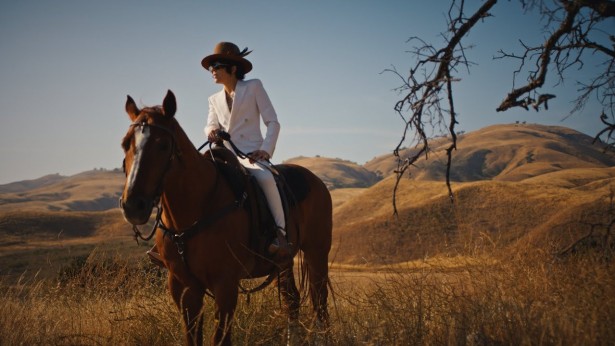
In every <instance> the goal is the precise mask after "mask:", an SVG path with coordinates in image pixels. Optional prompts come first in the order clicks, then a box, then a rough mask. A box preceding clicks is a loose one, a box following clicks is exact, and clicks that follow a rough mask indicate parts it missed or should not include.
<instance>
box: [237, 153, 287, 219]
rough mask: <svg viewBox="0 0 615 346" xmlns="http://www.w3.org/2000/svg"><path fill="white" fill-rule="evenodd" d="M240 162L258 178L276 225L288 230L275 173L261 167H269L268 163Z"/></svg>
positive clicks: (247, 160)
mask: <svg viewBox="0 0 615 346" xmlns="http://www.w3.org/2000/svg"><path fill="white" fill-rule="evenodd" d="M238 159H239V162H241V164H242V165H244V166H245V167H246V169H248V170H249V171H250V173H251V174H252V175H253V176H254V178H256V181H257V182H258V185H259V186H260V187H261V189H262V190H263V192H264V193H265V197H266V198H267V204H269V209H270V210H271V214H272V215H273V219H274V221H275V223H276V225H277V226H278V227H280V228H282V229H283V230H286V220H285V219H284V208H283V207H282V198H280V192H279V191H278V187H277V185H276V183H275V179H274V177H273V173H271V172H270V171H269V170H268V169H266V168H263V167H262V166H261V165H269V163H267V162H262V163H256V162H255V163H250V160H249V159H241V158H238Z"/></svg>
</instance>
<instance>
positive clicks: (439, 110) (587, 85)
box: [387, 0, 615, 215]
mask: <svg viewBox="0 0 615 346" xmlns="http://www.w3.org/2000/svg"><path fill="white" fill-rule="evenodd" d="M519 1H520V2H521V4H522V6H523V8H524V9H525V11H530V10H531V11H539V13H540V14H541V15H542V19H543V20H544V21H545V22H546V25H545V32H547V33H548V35H547V38H546V40H545V41H544V43H543V44H541V45H538V46H532V45H528V44H526V43H524V42H523V41H520V43H521V46H522V47H523V51H522V53H520V54H519V53H507V52H504V51H502V50H500V51H499V52H498V55H497V56H495V57H494V59H516V60H517V61H518V64H519V65H518V68H517V69H516V70H515V71H513V88H512V91H511V92H510V93H508V95H507V96H506V97H505V98H504V100H503V101H502V102H501V104H500V105H499V107H497V109H496V110H497V111H498V112H500V111H506V110H509V109H511V108H514V107H521V108H524V109H526V110H529V109H530V107H531V108H533V109H534V110H536V111H539V110H541V109H542V108H543V107H544V109H548V107H549V100H551V99H553V98H555V97H556V95H554V94H551V93H546V92H540V89H541V88H542V87H543V86H544V84H545V82H546V80H547V78H548V77H549V78H551V77H555V78H556V80H557V83H558V84H559V83H563V82H564V81H565V80H566V79H567V76H566V73H567V71H568V70H571V69H572V68H577V69H579V70H580V69H583V67H584V66H585V61H586V57H588V56H589V55H591V56H592V57H593V58H596V57H598V59H602V60H601V61H602V62H601V65H600V66H603V67H604V70H603V72H604V73H599V74H598V75H596V76H589V79H588V80H589V82H577V83H578V85H579V89H578V97H577V99H576V100H575V101H574V107H573V109H572V111H571V112H570V114H569V116H570V115H571V114H573V113H576V112H579V111H581V110H582V109H584V107H585V105H586V103H587V101H588V100H589V99H590V98H591V97H595V98H596V99H597V100H598V102H600V104H601V105H602V107H603V110H602V112H601V114H600V115H599V116H600V119H601V121H602V123H603V124H604V125H605V128H604V130H602V131H600V133H598V135H597V136H596V138H595V141H603V142H604V143H606V147H605V149H615V136H614V134H615V35H613V34H612V33H610V32H605V31H604V30H602V29H600V28H601V25H602V24H603V23H604V21H605V20H608V19H610V18H613V17H615V1H611V0H553V1H552V2H551V1H544V0H519ZM496 3H497V0H486V1H484V3H483V4H482V5H481V6H480V8H479V9H478V10H476V12H474V13H473V14H472V15H471V16H470V17H467V16H466V14H465V1H464V0H451V6H450V7H449V10H448V17H447V29H446V31H445V32H443V33H441V36H442V37H443V38H444V40H445V45H444V46H443V47H441V48H437V47H435V46H433V45H432V44H430V43H428V42H425V41H423V40H421V39H420V38H417V37H411V38H410V39H409V41H410V42H417V43H418V45H419V46H418V47H415V48H413V50H412V51H411V53H412V54H413V55H414V56H415V57H416V59H417V61H416V63H415V65H414V67H413V68H411V69H410V71H409V74H408V76H407V77H406V76H402V75H401V74H400V73H398V72H397V71H396V70H395V69H391V70H387V71H389V72H393V73H395V74H396V75H397V76H399V77H400V79H401V80H402V83H403V84H402V86H400V87H399V88H398V89H397V91H398V92H399V93H400V94H403V98H402V99H401V100H399V101H398V102H397V103H396V104H395V107H394V109H395V111H396V112H397V113H398V114H399V116H400V117H401V119H402V121H403V122H404V127H403V134H402V136H401V139H400V141H399V143H398V145H397V146H396V148H395V150H394V151H393V153H394V155H395V157H396V158H397V170H396V174H397V180H396V182H395V187H394V191H393V209H394V214H395V215H397V213H398V210H397V205H396V198H397V190H398V187H399V183H400V180H401V179H402V177H403V176H404V174H405V173H406V172H407V171H408V169H409V168H410V167H411V166H413V165H414V164H415V163H416V162H417V160H419V158H421V157H422V156H423V155H424V156H425V158H427V157H428V154H429V152H430V147H429V141H428V138H427V136H428V135H427V132H428V131H427V130H426V126H427V125H432V126H441V129H443V128H444V127H446V128H447V131H448V133H449V134H450V138H451V142H450V145H449V147H448V148H447V149H446V153H447V168H446V185H447V187H448V192H449V196H450V198H451V200H453V193H452V189H451V184H450V174H451V162H452V153H453V151H454V150H456V148H457V135H456V132H455V125H456V124H457V123H458V122H457V113H456V111H455V107H454V102H453V101H454V94H453V84H452V83H453V82H455V81H458V80H459V78H458V77H456V76H455V74H456V73H457V71H458V68H460V67H465V68H466V69H467V70H468V71H469V69H470V66H471V65H472V63H471V62H470V61H469V60H468V59H467V57H466V55H465V50H466V49H467V48H468V47H464V45H462V43H461V42H462V40H463V38H465V37H466V36H467V35H468V33H469V32H470V30H471V29H472V28H474V27H475V26H476V24H477V23H478V22H479V21H480V20H482V19H485V18H487V17H490V14H489V11H490V10H491V9H492V8H493V6H495V5H496ZM607 31H608V30H607ZM605 37H606V38H607V39H606V42H601V41H600V40H602V41H605ZM522 73H527V78H526V80H525V83H524V84H523V85H521V86H516V85H515V84H516V80H517V78H518V77H519V76H520V75H521V74H522ZM410 134H413V135H414V138H413V139H412V141H411V144H413V147H412V150H405V151H403V152H402V149H403V147H404V145H405V144H406V143H407V141H408V137H409V136H410Z"/></svg>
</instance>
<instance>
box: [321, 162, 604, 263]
mask: <svg viewBox="0 0 615 346" xmlns="http://www.w3.org/2000/svg"><path fill="white" fill-rule="evenodd" d="M393 185H394V179H393V177H390V178H387V179H385V180H384V181H382V182H380V183H378V184H377V185H375V186H374V187H372V188H369V189H366V190H365V191H363V192H362V193H361V194H359V195H357V196H355V197H353V198H350V199H348V200H347V201H346V202H345V203H343V204H341V205H340V206H339V207H338V208H336V209H335V212H334V249H333V251H332V253H333V254H334V255H335V260H336V261H337V262H340V263H352V264H370V265H371V264H383V263H398V262H405V261H410V260H415V259H420V258H425V257H430V256H434V255H436V254H445V255H450V256H454V255H458V254H464V253H468V252H472V251H473V250H478V249H482V248H484V247H493V248H496V249H502V251H512V250H513V249H516V250H517V251H530V250H531V249H542V250H547V251H559V250H562V249H564V248H565V247H566V246H568V245H570V244H571V243H572V242H574V241H575V240H576V239H579V238H580V237H581V236H582V235H584V234H586V233H587V232H589V230H590V224H592V223H599V222H607V220H605V218H606V217H607V215H608V213H607V211H608V208H609V204H608V202H609V199H608V198H609V195H610V193H611V190H615V168H578V169H570V170H562V171H558V172H553V173H548V174H545V175H541V176H537V177H533V178H529V179H526V180H523V181H519V182H510V181H493V180H491V181H478V182H464V183H456V184H454V185H453V189H454V195H455V203H454V204H451V202H450V199H449V198H448V194H447V191H446V186H445V184H444V182H442V181H437V182H434V181H414V180H410V179H404V180H402V182H401V184H400V189H399V191H398V197H399V198H398V200H397V205H398V211H399V215H398V217H394V216H393V208H392V203H391V193H392V189H393ZM520 244H522V245H520Z"/></svg>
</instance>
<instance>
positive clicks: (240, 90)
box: [222, 80, 246, 129]
mask: <svg viewBox="0 0 615 346" xmlns="http://www.w3.org/2000/svg"><path fill="white" fill-rule="evenodd" d="M245 90H246V84H245V82H244V81H242V80H240V81H237V85H236V86H235V98H234V99H233V109H232V110H231V113H230V121H229V129H231V128H232V126H233V125H234V124H235V123H236V122H237V121H238V120H239V119H237V118H238V117H239V115H238V114H237V112H239V109H240V108H241V107H240V106H241V102H242V101H243V96H244V95H245ZM222 94H223V95H224V90H223V91H222ZM223 98H224V104H225V105H226V96H225V95H224V96H223ZM226 110H227V111H228V107H227V108H226Z"/></svg>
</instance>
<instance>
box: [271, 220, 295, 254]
mask: <svg viewBox="0 0 615 346" xmlns="http://www.w3.org/2000/svg"><path fill="white" fill-rule="evenodd" d="M284 233H286V232H284V230H283V229H282V228H280V227H278V228H277V229H276V237H275V238H274V239H273V241H272V242H271V244H269V247H268V248H267V250H268V251H269V254H271V255H276V257H278V258H286V257H288V256H289V255H290V253H291V251H290V246H289V244H288V241H287V240H286V235H285V234H284Z"/></svg>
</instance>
